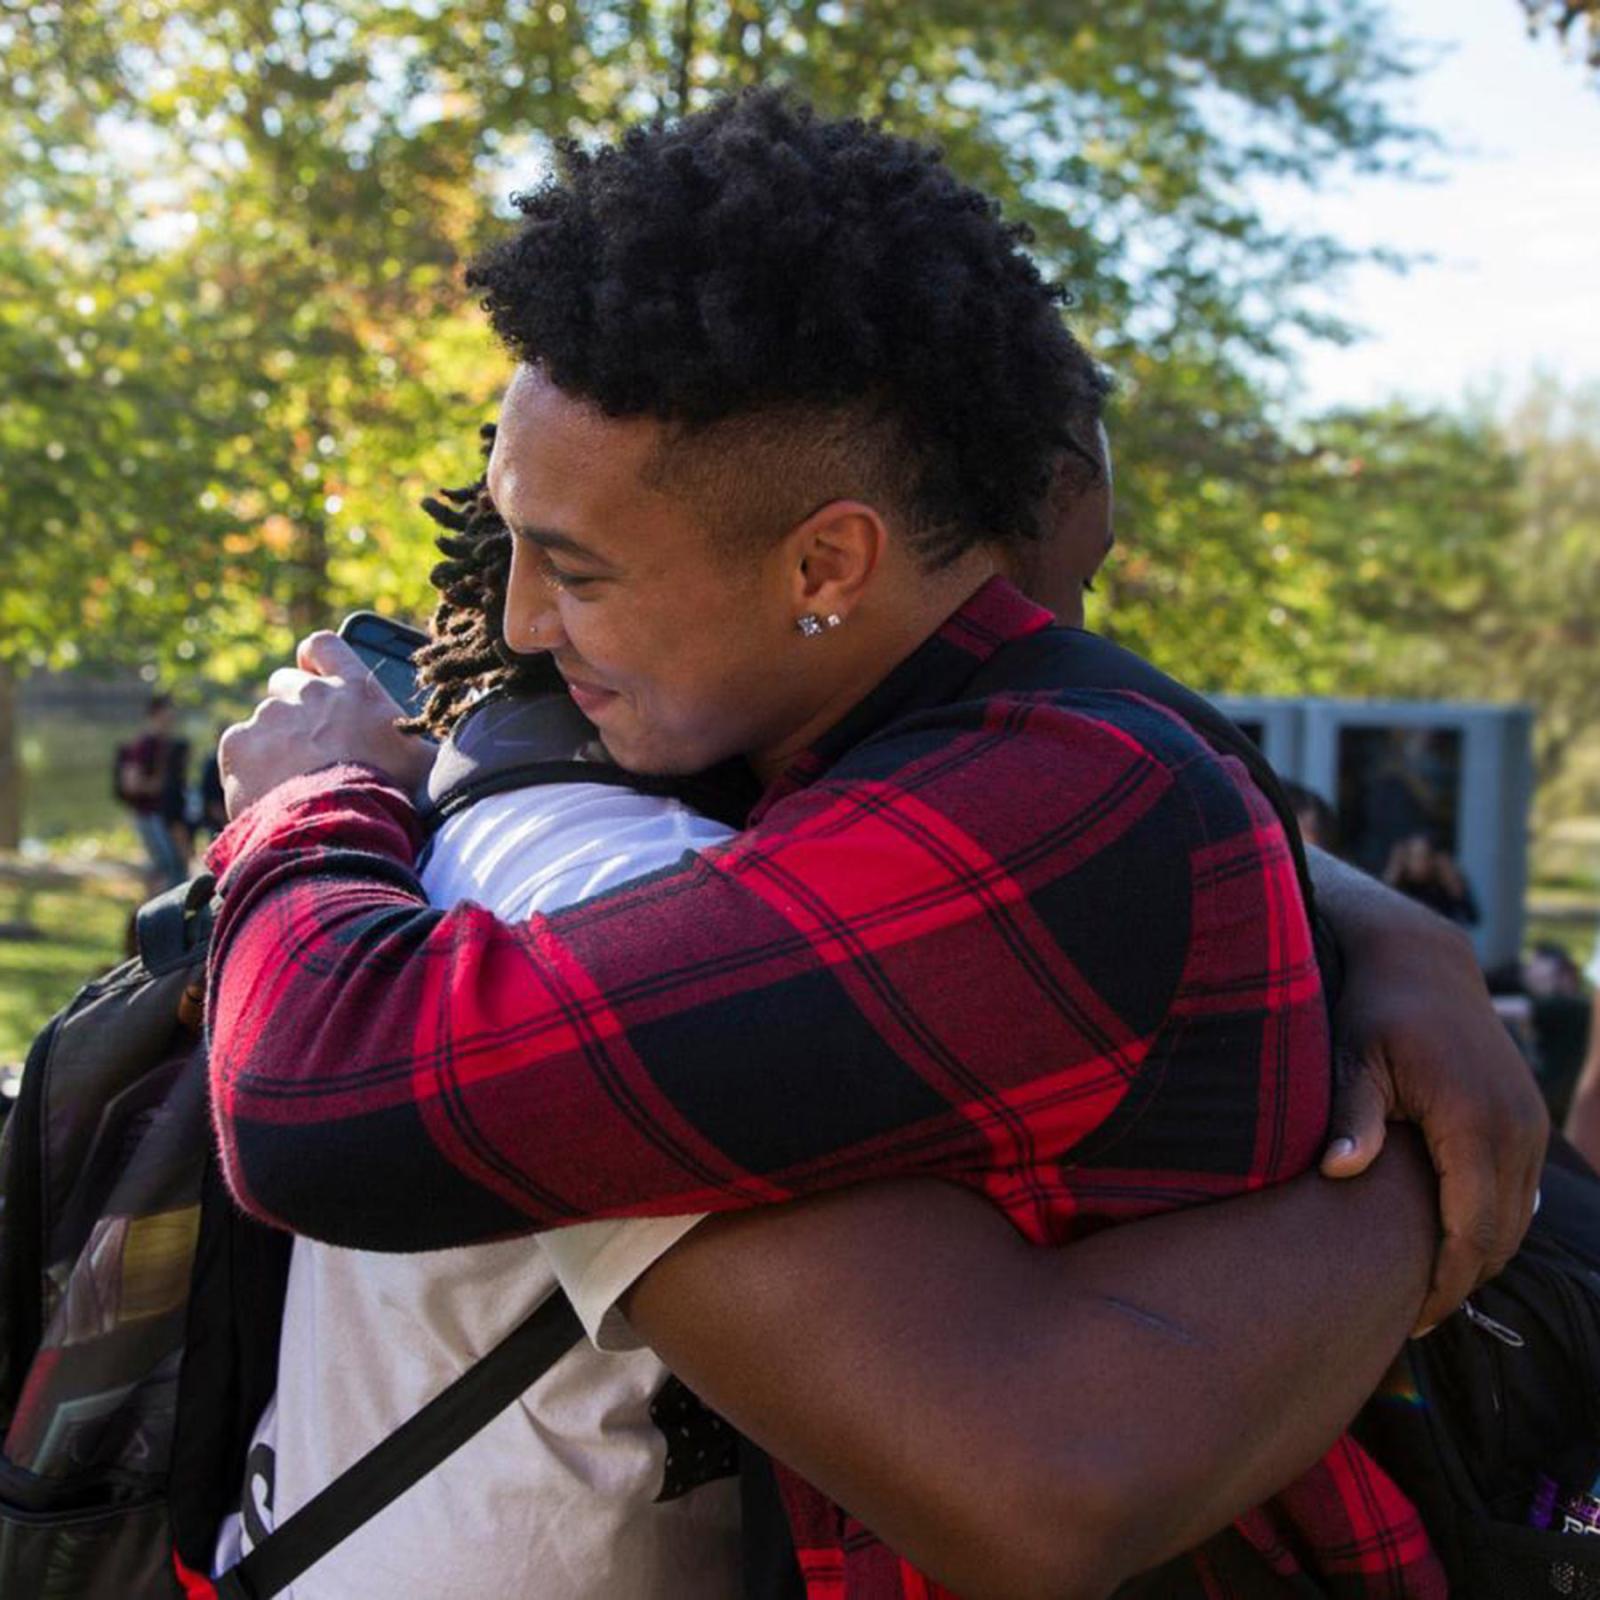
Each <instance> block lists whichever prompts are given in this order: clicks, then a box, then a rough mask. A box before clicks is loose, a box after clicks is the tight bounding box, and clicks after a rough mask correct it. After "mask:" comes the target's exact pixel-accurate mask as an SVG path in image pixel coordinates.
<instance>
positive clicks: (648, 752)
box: [600, 733, 713, 778]
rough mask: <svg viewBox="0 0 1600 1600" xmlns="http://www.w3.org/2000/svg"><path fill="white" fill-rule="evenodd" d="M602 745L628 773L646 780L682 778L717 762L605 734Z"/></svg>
mask: <svg viewBox="0 0 1600 1600" xmlns="http://www.w3.org/2000/svg"><path fill="white" fill-rule="evenodd" d="M600 743H601V746H602V747H603V748H604V750H605V753H606V754H607V755H608V756H609V757H610V758H611V759H612V761H613V762H615V763H616V765H617V766H619V767H621V768H622V770H623V771H624V772H636V773H638V774H639V776H640V777H644V778H681V777H684V776H686V775H687V774H689V773H691V772H704V771H705V769H706V768H707V767H709V766H711V765H713V763H712V762H711V761H709V760H704V761H703V760H701V759H699V758H698V757H697V756H695V755H693V754H692V753H686V752H673V751H671V750H667V749H663V748H661V747H659V746H656V745H652V743H651V742H650V740H648V739H626V738H617V737H616V736H615V735H612V734H608V733H602V734H601V735H600Z"/></svg>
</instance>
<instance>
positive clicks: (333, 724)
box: [217, 632, 438, 817]
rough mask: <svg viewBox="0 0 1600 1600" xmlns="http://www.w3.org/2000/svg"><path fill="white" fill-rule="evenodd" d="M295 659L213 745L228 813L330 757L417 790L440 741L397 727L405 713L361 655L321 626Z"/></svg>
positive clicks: (302, 643) (235, 813) (326, 763)
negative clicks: (373, 770) (374, 770)
mask: <svg viewBox="0 0 1600 1600" xmlns="http://www.w3.org/2000/svg"><path fill="white" fill-rule="evenodd" d="M295 660H296V662H297V663H298V665H296V666H294V667H280V668H279V669H278V670H277V671H276V672H274V673H273V674H272V676H271V678H269V679H268V680H267V698H266V699H265V700H263V701H262V702H261V704H260V705H258V706H257V707H256V709H255V711H254V712H253V713H252V715H251V717H250V720H249V721H248V722H241V723H235V724H234V726H233V727H231V728H229V729H228V730H227V732H226V733H224V734H223V736H222V741H221V743H220V744H219V745H218V747H217V759H218V764H219V766H220V769H221V773H222V790H223V794H224V796H225V798H226V800H227V806H228V815H229V816H230V817H236V816H238V815H239V813H240V812H241V811H243V810H244V809H245V808H246V807H247V806H251V805H254V804H255V802H256V801H257V800H259V799H260V798H261V797H262V796H263V795H264V794H266V793H267V791H268V790H270V789H275V788H276V787H277V786H278V785H279V784H280V783H283V782H284V781H285V780H286V779H288V778H295V777H299V776H300V774H302V773H305V772H315V771H316V770H317V769H318V768H319V767H326V766H330V765H331V764H332V763H334V762H336V761H359V762H362V763H364V764H365V765H367V766H371V767H376V768H378V769H379V771H381V772H384V773H387V774H388V776H389V777H391V778H393V779H394V780H395V782H396V783H398V784H399V785H400V786H401V787H402V788H403V789H405V791H406V792H407V793H408V794H414V793H416V792H417V791H418V790H419V789H420V788H421V786H422V784H423V783H424V782H425V781H426V779H427V776H428V772H429V770H430V769H431V768H432V766H433V758H434V756H435V755H436V754H437V753H438V747H437V746H436V745H434V744H432V743H430V742H429V741H428V740H426V739H419V738H417V737H416V736H414V735H412V734H404V733H400V732H398V731H397V730H396V728H395V722H396V720H397V719H398V718H400V717H402V716H404V715H405V713H404V712H403V711H402V710H401V709H400V707H399V706H398V705H396V704H395V702H394V701H393V700H392V699H390V697H389V695H388V694H387V693H386V692H385V690H384V689H383V687H382V685H381V684H379V682H378V680H377V679H376V678H375V677H373V675H372V673H371V672H369V671H368V669H367V666H366V663H365V662H363V661H362V659H361V657H360V656H358V655H357V654H356V653H355V651H354V650H352V649H351V648H350V646H349V645H348V644H346V643H345V642H344V640H343V639H341V638H339V636H338V635H337V634H333V633H326V632H324V633H313V634H311V635H310V636H309V637H308V638H305V639H302V640H301V641H300V646H299V649H298V650H297V651H296V652H295Z"/></svg>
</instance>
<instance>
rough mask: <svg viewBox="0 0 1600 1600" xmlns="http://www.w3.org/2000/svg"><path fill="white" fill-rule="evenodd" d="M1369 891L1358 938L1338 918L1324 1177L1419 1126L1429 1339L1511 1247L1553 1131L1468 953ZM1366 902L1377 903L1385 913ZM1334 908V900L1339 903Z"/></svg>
mask: <svg viewBox="0 0 1600 1600" xmlns="http://www.w3.org/2000/svg"><path fill="white" fill-rule="evenodd" d="M1320 876H1321V875H1320V874H1319V877H1320ZM1320 887H1321V885H1320V884H1319V889H1320ZM1369 888H1370V894H1369V893H1368V892H1367V891H1362V892H1361V898H1362V899H1363V900H1364V901H1365V902H1366V903H1365V904H1364V906H1363V908H1362V910H1361V912H1360V913H1359V915H1358V917H1357V918H1356V919H1355V920H1356V921H1357V922H1358V923H1359V924H1360V926H1359V928H1352V927H1350V926H1349V925H1348V923H1347V920H1346V918H1344V917H1338V918H1336V919H1335V921H1336V925H1338V926H1339V928H1340V932H1341V944H1342V946H1343V949H1344V954H1345V962H1346V981H1345V989H1344V994H1343V997H1342V999H1341V1001H1340V1004H1339V1008H1338V1012H1337V1014H1336V1016H1335V1018H1334V1054H1335V1061H1336V1063H1337V1064H1338V1069H1339V1070H1338V1071H1337V1072H1336V1082H1335V1096H1334V1110H1333V1116H1332V1131H1331V1138H1330V1142H1329V1145H1328V1149H1327V1152H1326V1154H1325V1155H1324V1157H1323V1162H1322V1170H1323V1172H1324V1174H1326V1175H1327V1176H1328V1177H1331V1178H1348V1177H1354V1176H1355V1175H1356V1174H1357V1173H1360V1172H1364V1171H1365V1170H1366V1169H1367V1167H1368V1166H1370V1165H1371V1164H1372V1161H1373V1159H1374V1158H1375V1157H1376V1156H1377V1154H1378V1152H1379V1151H1380V1150H1381V1149H1382V1148H1383V1142H1384V1133H1385V1123H1386V1122H1388V1121H1403V1122H1414V1123H1417V1124H1419V1125H1420V1126H1421V1128H1422V1135H1423V1138H1424V1140H1425V1141H1426V1143H1427V1147H1428V1153H1429V1155H1430V1157H1431V1158H1432V1161H1433V1165H1434V1169H1435V1171H1436V1172H1437V1173H1438V1175H1439V1185H1440V1198H1439V1209H1440V1215H1441V1221H1442V1225H1443V1233H1444V1237H1443V1240H1442V1243H1441V1244H1440V1247H1439V1253H1438V1256H1437V1258H1436V1259H1435V1262H1434V1268H1433V1279H1432V1283H1431V1284H1430V1286H1429V1289H1428V1296H1427V1299H1426V1300H1425V1301H1424V1303H1423V1307H1422V1311H1421V1314H1420V1315H1419V1317H1418V1321H1417V1331H1418V1332H1419V1333H1425V1332H1426V1331H1427V1330H1428V1329H1429V1328H1431V1327H1433V1326H1434V1325H1435V1324H1436V1323H1438V1322H1440V1321H1441V1320H1442V1319H1443V1318H1445V1317H1447V1316H1449V1315H1450V1313H1451V1312H1452V1311H1454V1310H1455V1309H1456V1308H1457V1306H1459V1305H1460V1303H1461V1302H1462V1300H1464V1299H1465V1298H1466V1296H1467V1295H1468V1294H1470V1293H1471V1292H1472V1290H1473V1289H1475V1288H1476V1287H1477V1286H1478V1285H1479V1284H1480V1283H1482V1282H1484V1280H1485V1279H1487V1278H1492V1277H1493V1276H1494V1275H1495V1273H1497V1272H1498V1271H1499V1270H1500V1269H1501V1267H1503V1266H1504V1265H1505V1264H1506V1262H1507V1261H1508V1260H1509V1259H1510V1258H1511V1256H1512V1255H1513V1254H1515V1252H1516V1249H1517V1246H1518V1245H1519V1244H1521V1242H1522V1236H1523V1234H1524V1233H1525V1232H1526V1231H1527V1227H1528V1223H1529V1221H1530V1220H1531V1218H1532V1216H1533V1206H1534V1197H1535V1195H1536V1194H1537V1192H1538V1185H1539V1173H1540V1169H1541V1168H1542V1166H1543V1164H1544V1152H1545V1144H1546V1141H1547V1139H1548V1137H1549V1131H1550V1130H1549V1120H1548V1118H1547V1116H1546V1114H1545V1109H1544V1102H1543V1101H1542V1100H1541V1098H1540V1096H1539V1091H1538V1088H1537V1086H1536V1085H1535V1083H1534V1080H1533V1074H1532V1073H1531V1072H1530V1071H1529V1070H1528V1065H1527V1063H1526V1062H1525V1061H1524V1060H1523V1059H1522V1056H1521V1055H1520V1054H1519V1052H1518V1051H1517V1048H1516V1046H1515V1045H1514V1044H1513V1043H1512V1041H1511V1037H1510V1035H1509V1034H1508V1033H1507V1032H1506V1030H1505V1027H1504V1026H1503V1025H1502V1024H1501V1022H1500V1019H1499V1018H1498V1017H1497V1016H1496V1015H1495V1013H1494V1008H1493V1006H1492V1005H1491V1004H1490V1001H1489V993H1488V990H1487V989H1486V988H1485V987H1484V982H1483V977H1482V975H1481V973H1480V972H1479V970H1478V964H1477V961H1476V958H1475V957H1474V954H1473V950H1472V946H1471V944H1470V942H1469V941H1468V940H1467V939H1466V938H1465V937H1464V936H1463V935H1462V934H1461V933H1460V932H1459V931H1458V930H1457V929H1455V928H1453V927H1451V926H1450V924H1449V923H1447V922H1445V921H1444V919H1443V918H1441V917H1437V916H1435V915H1434V914H1433V913H1432V912H1430V911H1427V910H1425V909H1424V908H1423V907H1421V906H1418V905H1415V904H1413V903H1412V902H1410V901H1407V900H1404V899H1402V898H1400V897H1398V896H1395V895H1392V894H1389V893H1386V892H1384V891H1382V890H1380V889H1378V888H1377V886H1376V885H1370V884H1369ZM1371 896H1380V897H1381V908H1379V907H1378V902H1376V901H1373V900H1372V899H1371ZM1337 898H1338V902H1339V903H1340V904H1343V903H1344V895H1343V893H1342V892H1341V894H1340V895H1339V896H1338V897H1337ZM1375 908H1377V909H1376V919H1377V920H1376V921H1374V920H1373V914H1374V910H1375ZM1352 933H1354V934H1356V937H1351V934H1352Z"/></svg>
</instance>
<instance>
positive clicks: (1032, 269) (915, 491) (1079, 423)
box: [467, 89, 1108, 569]
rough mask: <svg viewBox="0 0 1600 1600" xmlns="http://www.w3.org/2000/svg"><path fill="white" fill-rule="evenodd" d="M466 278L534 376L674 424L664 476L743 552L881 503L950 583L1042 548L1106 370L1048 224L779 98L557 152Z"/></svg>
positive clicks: (1086, 474)
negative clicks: (1083, 340)
mask: <svg viewBox="0 0 1600 1600" xmlns="http://www.w3.org/2000/svg"><path fill="white" fill-rule="evenodd" d="M515 204H516V205H517V207H518V209H519V210H520V211H521V212H522V214H523V216H524V218H525V221H524V223H523V225H522V227H521V229H520V230H519V231H518V232H517V233H516V234H515V235H514V236H512V237H511V238H509V239H507V240H505V241H504V242H503V243H501V244H499V245H497V246H496V247H494V248H492V249H491V250H489V251H488V252H487V253H486V254H484V255H483V256H481V257H480V258H479V259H478V260H477V261H476V262H475V263H474V265H473V266H472V268H471V269H470V270H469V272H468V274H467V282H468V284H469V286H471V287H473V288H475V289H478V290H480V291H482V298H483V305H484V308H485V310H486V311H487V312H488V314H489V318H490V320H491V322H492V324H493V326H494V328H495V331H496V332H497V333H498V334H499V336H500V338H501V339H502V340H503V341H504V342H505V344H506V345H507V346H508V348H509V349H510V350H511V352H512V353H513V354H514V355H515V356H516V358H517V359H518V360H519V361H522V362H526V363H529V364H531V365H534V366H537V367H539V368H541V369H542V370H543V371H544V373H545V374H546V376H547V377H548V378H549V379H550V381H551V382H552V383H554V384H555V385H556V387H557V388H559V389H561V390H562V391H563V392H565V393H567V394H569V395H572V396H574V397H575V398H579V399H583V400H587V401H589V402H592V403H593V404H595V405H597V406H598V407H599V408H600V409H601V410H602V411H603V412H604V413H606V414H607V415H609V416H614V417H638V416H649V417H653V418H656V419H657V420H659V421H661V422H663V423H664V424H666V425H667V426H666V428H665V430H664V433H663V444H662V449H661V450H660V451H659V452H658V458H657V460H656V461H655V462H654V463H653V464H652V467H651V469H650V473H649V475H650V477H651V479H652V481H654V482H655V483H656V484H657V485H658V486H660V487H662V488H664V489H666V490H668V491H669V492H673V493H677V494H680V495H682V496H684V497H685V498H686V499H688V500H690V501H691V502H692V503H693V504H694V506H695V509H696V510H697V512H698V513H699V514H700V515H701V516H702V518H703V520H705V521H706V522H707V523H708V525H710V526H711V527H712V529H713V531H715V532H717V533H719V534H721V535H722V536H723V537H725V538H726V539H729V540H733V539H738V538H756V539H764V538H768V537H776V536H778V535H780V534H781V533H782V532H783V531H785V530H786V529H787V528H788V527H790V526H792V525H793V524H794V522H796V521H798V520H800V519H801V518H802V517H804V516H805V515H807V514H808V513H809V512H810V511H811V510H813V509H815V508H816V507H817V506H818V505H820V504H823V503H825V502H826V501H827V500H830V499H835V498H841V497H848V498H859V499H863V500H866V501H868V502H869V503H871V504H874V505H875V506H876V507H877V508H878V509H879V510H880V511H882V512H883V513H884V514H885V516H886V517H887V518H889V519H890V520H891V521H892V522H897V523H898V525H899V528H900V530H901V531H902V532H903V534H904V536H905V537H906V538H907V539H908V540H909V541H910V543H911V545H912V547H913V548H914V549H915V550H916V551H917V552H918V553H919V555H920V556H921V558H922V560H923V562H924V564H925V565H926V566H927V567H929V568H930V569H933V568H938V567H940V566H943V565H946V564H948V563H949V562H951V561H954V560H956V559H957V558H958V557H959V556H961V555H962V554H963V553H964V552H965V551H967V550H968V549H970V548H972V547H973V546H974V545H976V544H979V543H983V542H994V543H998V544H1000V545H1003V546H1013V547H1016V546H1022V547H1026V546H1029V545H1033V544H1036V543H1037V541H1038V540H1039V538H1040V537H1041V534H1042V532H1043V528H1042V520H1043V511H1044V506H1045V501H1046V498H1047V496H1048V493H1049V490H1050V486H1051V482H1052V477H1053V476H1054V474H1055V473H1056V471H1057V469H1058V468H1059V465H1060V462H1061V460H1062V458H1063V456H1064V455H1067V456H1070V457H1072V458H1074V459H1075V460H1077V461H1078V462H1079V463H1080V464H1081V466H1082V473H1081V476H1082V478H1083V481H1084V484H1085V486H1087V483H1088V482H1089V481H1092V478H1093V475H1094V473H1095V471H1096V466H1095V462H1096V456H1095V453H1094V452H1093V450H1092V448H1091V447H1092V441H1093V438H1094V428H1095V423H1096V422H1097V420H1098V418H1099V416H1100V412H1101V409H1102V405H1103V401H1104V398H1105V394H1106V390H1107V387H1108V385H1107V381H1106V378H1105V376H1104V374H1103V373H1102V372H1101V371H1100V369H1099V368H1098V367H1097V366H1096V364H1095V363H1094V362H1093V361H1092V360H1091V359H1090V357H1089V356H1088V354H1087V353H1086V352H1085V350H1084V349H1083V347H1082V346H1081V345H1080V344H1079V343H1078V342H1077V340H1075V339H1074V338H1073V336H1072V335H1071V333H1070V332H1069V331H1068V330H1067V328H1066V325H1065V324H1064V322H1063V321H1062V317H1061V309H1062V306H1063V304H1064V303H1065V301H1066V298H1067V297H1066V295H1065V293H1064V291H1062V290H1061V289H1059V288H1057V287H1055V286H1053V285H1051V284H1049V283H1047V282H1046V281H1045V280H1044V279H1043V278H1042V277H1041V275H1040V273H1039V270H1038V268H1037V267H1036V266H1035V264H1034V263H1033V261H1032V260H1031V259H1030V257H1029V256H1028V254H1027V252H1026V249H1025V246H1026V245H1027V244H1028V243H1029V242H1030V240H1031V234H1030V233H1029V231H1028V230H1027V229H1026V227H1024V226H1022V225H1020V224H1016V223H1007V222H1004V221H1002V220H1001V217H1000V213H999V208H998V206H997V205H996V204H995V203H994V202H993V201H991V200H989V199H987V198H986V197H985V196H983V195H982V194H980V193H979V192H978V191H977V190H975V189H972V188H968V187H967V186H965V185H963V184H961V183H959V182H957V180H956V179H955V178H954V176H952V174H951V173H950V171H949V170H948V168H946V167H945V165H944V164H943V160H942V158H941V156H940V154H939V152H938V151H937V150H934V149H932V148H930V147H928V146H926V145H921V144H917V143H914V142H912V141H910V140H908V139H902V138H898V137H895V136H893V135H891V134H889V133H886V132H884V131H883V129H882V128H880V127H879V126H877V125H876V124H872V123H868V122H863V121H860V120H857V119H850V120H840V121H831V120H826V119H824V118H822V117H819V116H817V115H816V114H815V113H814V112H813V111H812V110H811V109H810V108H809V107H808V106H806V105H804V104H803V103H801V102H799V101H798V100H796V99H795V98H793V97H792V96H790V95H789V94H788V93H786V92H784V91H781V90H776V89H757V90H751V91H747V92H745V93H742V94H739V95H736V96H732V97H729V98H727V99H724V100H722V101H720V102H718V103H717V104H716V105H714V106H712V107H711V108H709V109H708V110H705V111H702V112H699V113H697V114H695V115H693V116H690V117H686V118H684V119H682V120H681V121H679V122H676V123H665V122H662V123H655V124H652V125H650V126H648V127H643V128H637V129H635V130H633V131H632V132H630V133H628V134H627V135H625V136H624V137H623V139H622V140H621V141H620V143H618V144H616V145H613V146H608V147H605V148H601V149H598V150H594V151H586V150H584V149H582V148H580V147H579V146H578V145H577V144H576V143H574V142H572V141H564V142H562V143H561V144H560V145H559V147H558V155H557V165H556V171H555V173H554V175H553V176H552V177H551V178H550V179H549V180H548V181H547V182H546V183H544V184H543V185H542V186H541V187H539V188H538V189H536V190H534V191H532V192H530V193H525V194H520V195H517V196H516V197H515Z"/></svg>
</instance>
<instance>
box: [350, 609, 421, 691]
mask: <svg viewBox="0 0 1600 1600" xmlns="http://www.w3.org/2000/svg"><path fill="white" fill-rule="evenodd" d="M339 636H340V638H342V639H343V640H344V641H345V643H346V644H348V645H349V646H350V648H351V649H352V650H354V651H355V653H356V654H357V655H358V656H360V657H361V659H362V660H363V661H364V662H365V663H366V664H367V666H368V668H370V669H371V672H372V675H373V677H375V678H376V679H377V680H378V682H379V683H380V684H382V685H383V688H384V691H385V692H386V693H387V694H388V696H389V698H390V699H391V700H393V701H394V702H395V703H396V704H397V705H398V706H399V707H400V708H401V710H403V711H404V712H405V713H406V715H407V716H412V717H414V716H416V715H417V713H418V712H419V711H421V709H422V706H423V703H424V702H425V701H426V699H427V694H426V691H423V690H419V689H418V688H417V670H416V668H415V667H414V666H413V665H412V661H411V658H412V656H413V654H414V653H415V652H416V650H417V648H418V647H419V646H421V645H423V644H426V643H427V637H428V636H427V635H426V634H425V633H422V632H420V631H419V630H418V629H416V628H408V627H406V626H405V624H404V623H399V622H391V621H389V619H388V618H387V617H380V616H378V615H376V614H375V613H373V612H357V613H356V614H355V615H354V616H349V617H346V618H345V619H344V621H343V623H341V624H340V627H339Z"/></svg>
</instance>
